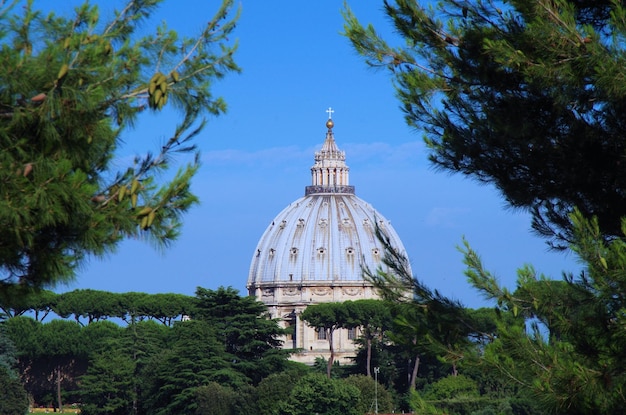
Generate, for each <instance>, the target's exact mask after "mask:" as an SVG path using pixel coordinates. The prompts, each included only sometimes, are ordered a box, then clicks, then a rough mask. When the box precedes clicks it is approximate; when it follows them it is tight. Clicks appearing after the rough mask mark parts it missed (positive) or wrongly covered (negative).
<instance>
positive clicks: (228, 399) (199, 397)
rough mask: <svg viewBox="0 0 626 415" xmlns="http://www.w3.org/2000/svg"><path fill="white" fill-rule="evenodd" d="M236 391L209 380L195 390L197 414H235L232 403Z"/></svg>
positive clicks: (235, 396) (234, 399)
mask: <svg viewBox="0 0 626 415" xmlns="http://www.w3.org/2000/svg"><path fill="white" fill-rule="evenodd" d="M236 399H237V393H236V392H235V391H234V390H233V389H232V388H230V387H228V386H222V385H220V384H219V383H216V382H209V383H208V384H206V385H204V386H200V387H198V388H196V390H195V400H196V402H197V408H196V412H195V414H197V415H235V414H236V412H234V410H233V409H234V408H233V407H234V405H235V401H236Z"/></svg>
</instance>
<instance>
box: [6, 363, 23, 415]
mask: <svg viewBox="0 0 626 415" xmlns="http://www.w3.org/2000/svg"><path fill="white" fill-rule="evenodd" d="M26 413H28V396H27V394H26V391H25V390H24V387H23V386H22V384H21V383H20V381H19V379H18V378H17V377H15V376H11V374H10V372H9V370H8V369H7V368H6V367H4V366H2V365H0V415H20V414H26Z"/></svg>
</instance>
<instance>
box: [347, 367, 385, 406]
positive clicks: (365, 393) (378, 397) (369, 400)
mask: <svg viewBox="0 0 626 415" xmlns="http://www.w3.org/2000/svg"><path fill="white" fill-rule="evenodd" d="M344 381H345V382H346V383H347V384H348V385H352V386H355V387H356V388H357V389H358V390H359V391H360V392H361V395H360V398H359V403H358V404H357V407H356V410H357V413H359V414H371V413H384V414H390V413H393V412H394V408H395V406H394V403H393V396H392V395H391V393H390V392H389V391H388V390H387V389H386V388H385V387H384V386H383V385H381V384H378V385H376V381H375V380H374V379H372V378H371V377H369V376H363V375H352V376H348V377H347V378H345V380H344ZM376 410H378V412H376Z"/></svg>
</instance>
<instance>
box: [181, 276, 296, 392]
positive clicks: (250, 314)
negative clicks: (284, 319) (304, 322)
mask: <svg viewBox="0 0 626 415" xmlns="http://www.w3.org/2000/svg"><path fill="white" fill-rule="evenodd" d="M194 310H195V311H194V314H192V318H193V319H198V320H202V321H205V322H207V323H208V324H209V325H210V326H211V327H213V328H214V330H215V333H216V336H217V338H218V341H220V342H221V343H222V344H223V346H224V349H225V352H226V353H228V354H229V355H230V357H229V359H230V360H231V361H233V362H235V363H236V364H235V365H234V368H235V370H237V371H239V372H241V373H242V374H243V375H244V376H246V377H247V378H248V379H250V380H251V381H252V383H253V384H257V383H258V382H259V381H260V380H261V379H263V378H264V377H266V376H268V375H269V374H271V373H274V372H276V371H280V370H282V369H283V368H284V367H285V364H286V360H287V357H288V352H287V351H285V350H282V349H281V348H280V346H281V344H282V342H281V341H280V340H279V336H280V335H282V334H284V330H283V329H281V328H280V327H279V326H278V323H277V321H276V320H272V319H270V318H269V317H268V315H267V306H266V305H265V304H263V303H262V302H260V301H257V300H256V299H255V298H254V297H250V296H240V295H239V292H238V291H237V290H235V289H233V288H232V287H228V288H224V287H220V288H218V289H217V290H209V289H205V288H201V287H198V288H197V289H196V298H195V304H194Z"/></svg>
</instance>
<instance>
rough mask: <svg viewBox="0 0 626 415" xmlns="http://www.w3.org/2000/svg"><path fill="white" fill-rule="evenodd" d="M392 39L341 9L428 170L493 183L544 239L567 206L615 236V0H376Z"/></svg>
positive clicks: (619, 66) (625, 207) (619, 120)
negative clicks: (390, 91) (424, 149)
mask: <svg viewBox="0 0 626 415" xmlns="http://www.w3.org/2000/svg"><path fill="white" fill-rule="evenodd" d="M384 10H385V14H386V15H387V16H389V17H390V20H391V22H392V24H393V27H394V29H395V30H396V31H397V33H398V34H399V36H400V37H401V38H402V40H403V41H404V43H402V44H401V46H398V47H395V46H392V45H391V44H389V43H387V42H386V41H385V40H384V39H383V38H382V37H381V36H380V35H378V33H377V32H376V30H375V28H374V27H372V26H368V27H364V26H362V25H361V24H360V23H359V22H358V20H357V18H356V17H355V16H354V14H353V13H351V11H350V10H347V11H346V13H345V18H346V34H347V36H348V37H349V39H350V40H351V42H352V44H353V45H354V47H355V48H356V50H357V51H358V52H359V53H361V54H362V55H363V56H364V57H365V59H366V61H367V63H368V64H369V65H372V66H374V67H382V68H386V69H388V70H389V71H390V73H391V76H392V78H393V82H394V86H395V88H396V92H397V96H398V98H399V100H400V103H401V108H402V110H403V111H404V112H405V114H406V120H407V122H408V124H409V125H410V126H412V127H414V128H415V129H417V130H420V131H422V132H424V136H425V141H426V144H427V146H428V147H429V148H430V150H431V152H430V160H431V162H432V163H434V166H435V167H437V168H439V169H441V170H445V171H448V172H455V173H456V172H458V173H462V174H464V175H467V176H469V177H471V178H474V179H476V180H478V181H479V182H483V183H490V184H493V185H495V186H496V187H497V188H498V189H499V190H500V191H501V192H502V194H503V196H504V198H505V199H506V202H507V204H508V205H509V206H511V207H514V208H521V209H524V210H529V211H531V212H532V214H533V224H532V226H533V229H534V230H535V231H537V232H538V233H539V234H541V235H543V236H544V237H546V238H547V240H548V241H549V242H550V243H551V244H552V245H553V246H555V247H560V248H562V247H567V246H568V245H569V242H571V241H572V238H573V235H572V225H571V222H570V220H569V213H571V212H572V210H573V209H574V207H577V208H578V209H579V210H580V211H581V212H582V213H583V214H584V215H585V216H586V217H591V216H596V217H597V218H598V223H599V225H600V229H601V231H602V233H603V234H604V235H606V236H608V237H611V236H621V218H622V217H623V216H626V192H625V191H624V189H625V188H626V183H625V181H624V178H625V177H626V163H624V160H623V158H624V154H626V141H624V139H623V137H624V136H625V135H626V122H625V118H624V114H626V111H625V109H626V108H625V102H626V100H625V99H624V98H625V97H626V87H625V85H626V83H624V82H623V79H624V77H625V76H626V65H625V61H626V48H625V44H624V42H623V39H624V36H625V35H626V6H624V4H623V2H619V1H609V0H602V1H591V0H512V1H478V0H469V1H459V0H442V1H440V2H439V3H437V4H436V5H434V4H433V3H432V2H426V1H415V0H396V1H395V2H390V1H386V2H385V7H384Z"/></svg>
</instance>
